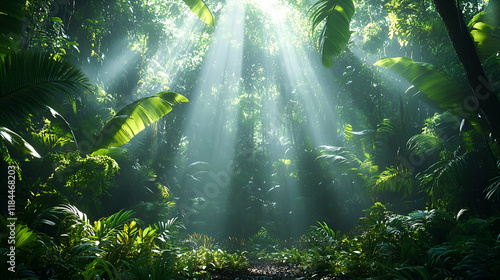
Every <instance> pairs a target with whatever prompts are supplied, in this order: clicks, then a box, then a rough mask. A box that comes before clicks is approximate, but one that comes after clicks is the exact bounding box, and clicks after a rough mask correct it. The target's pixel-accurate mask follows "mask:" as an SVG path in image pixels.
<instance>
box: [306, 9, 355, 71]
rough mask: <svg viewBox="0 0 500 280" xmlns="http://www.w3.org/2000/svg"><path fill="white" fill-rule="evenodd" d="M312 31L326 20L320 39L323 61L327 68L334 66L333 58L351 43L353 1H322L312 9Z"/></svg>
mask: <svg viewBox="0 0 500 280" xmlns="http://www.w3.org/2000/svg"><path fill="white" fill-rule="evenodd" d="M310 13H311V22H312V30H313V32H314V29H316V27H318V25H320V24H321V23H322V22H323V20H325V23H324V26H323V30H322V31H321V35H320V37H319V50H320V53H321V61H322V62H323V65H325V66H326V67H332V66H333V63H334V61H333V59H332V56H337V55H339V54H340V53H341V52H342V51H343V49H344V47H345V46H346V45H347V43H348V42H349V38H350V37H351V31H350V30H349V24H350V22H351V18H352V15H353V14H354V4H353V2H352V0H320V1H318V2H316V4H314V5H313V6H312V7H311V9H310Z"/></svg>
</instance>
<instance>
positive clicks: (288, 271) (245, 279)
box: [212, 261, 346, 280]
mask: <svg viewBox="0 0 500 280" xmlns="http://www.w3.org/2000/svg"><path fill="white" fill-rule="evenodd" d="M212 279H224V280H229V279H231V280H253V279H259V280H278V279H280V280H299V279H300V280H302V279H321V280H330V279H331V280H333V279H338V280H341V279H342V280H343V279H346V278H336V277H333V278H332V277H327V276H321V275H317V274H313V275H310V274H306V273H304V272H303V271H301V270H300V269H299V268H298V267H290V266H289V265H287V264H283V263H277V262H266V261H257V262H253V263H252V264H251V265H250V267H249V268H248V269H247V272H246V273H243V274H238V275H234V274H232V275H223V274H220V275H214V276H213V277H212Z"/></svg>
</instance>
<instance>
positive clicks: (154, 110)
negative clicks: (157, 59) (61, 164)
mask: <svg viewBox="0 0 500 280" xmlns="http://www.w3.org/2000/svg"><path fill="white" fill-rule="evenodd" d="M187 101H188V100H187V98H185V97H184V96H182V95H180V94H177V93H175V92H171V91H167V92H160V93H158V94H156V95H154V96H150V97H144V98H141V99H139V100H136V101H135V102H132V103H130V104H129V105H127V106H125V107H124V108H123V109H121V110H120V111H118V112H117V113H116V116H115V117H113V118H112V119H111V120H110V121H109V122H108V123H106V125H105V126H104V127H103V128H102V130H101V132H100V133H99V136H98V137H97V139H96V140H95V142H94V144H93V145H92V151H97V150H99V149H107V148H110V147H117V146H121V145H123V144H125V143H127V142H128V141H130V139H132V137H134V136H135V135H137V134H138V133H139V132H141V131H142V130H144V128H146V127H147V126H149V125H150V124H152V123H153V122H156V121H157V120H159V119H160V118H161V117H163V116H164V115H166V114H168V113H169V112H170V111H172V106H174V105H177V104H179V103H182V102H187Z"/></svg>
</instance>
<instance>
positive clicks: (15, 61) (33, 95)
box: [0, 51, 90, 124]
mask: <svg viewBox="0 0 500 280" xmlns="http://www.w3.org/2000/svg"><path fill="white" fill-rule="evenodd" d="M86 90H87V91H88V90H90V84H89V83H88V80H87V78H86V77H85V76H84V74H83V73H82V72H81V71H80V70H79V69H77V68H76V67H75V66H74V65H72V64H71V63H69V62H67V61H64V60H63V59H62V58H56V57H53V56H51V55H50V54H47V53H43V52H33V51H30V52H19V53H13V54H9V55H6V56H5V57H3V58H2V59H1V60H0V112H2V114H1V115H0V123H2V124H8V123H15V122H16V121H17V120H18V119H23V118H24V117H26V115H28V114H35V113H36V112H37V111H38V110H40V109H45V106H46V105H50V103H51V102H53V101H54V99H55V98H59V97H61V96H78V95H79V94H80V93H81V92H82V91H86Z"/></svg>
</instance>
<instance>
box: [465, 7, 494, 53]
mask: <svg viewBox="0 0 500 280" xmlns="http://www.w3.org/2000/svg"><path fill="white" fill-rule="evenodd" d="M498 15H500V0H490V2H489V3H488V7H487V8H486V9H485V10H484V11H482V12H480V13H478V14H477V15H476V16H474V18H473V19H472V20H471V21H470V22H469V24H468V26H469V29H470V30H471V31H470V34H471V35H472V37H473V38H474V42H475V43H476V49H477V54H478V55H479V57H480V58H481V60H485V59H487V58H489V57H490V56H491V55H493V54H496V53H497V52H498V51H499V50H500V17H499V16H498Z"/></svg>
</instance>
